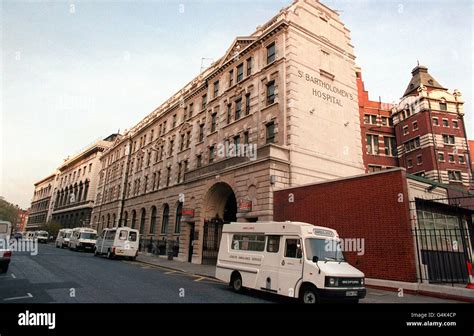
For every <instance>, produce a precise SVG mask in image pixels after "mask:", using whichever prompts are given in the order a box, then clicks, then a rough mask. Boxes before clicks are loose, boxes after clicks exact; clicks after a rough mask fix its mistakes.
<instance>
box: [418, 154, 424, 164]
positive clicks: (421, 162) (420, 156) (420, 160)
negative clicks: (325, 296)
mask: <svg viewBox="0 0 474 336" xmlns="http://www.w3.org/2000/svg"><path fill="white" fill-rule="evenodd" d="M416 164H417V165H421V164H423V156H422V155H418V156H417V157H416Z"/></svg>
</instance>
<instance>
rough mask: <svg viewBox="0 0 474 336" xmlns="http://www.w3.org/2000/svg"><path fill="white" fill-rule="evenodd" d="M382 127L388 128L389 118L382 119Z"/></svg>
mask: <svg viewBox="0 0 474 336" xmlns="http://www.w3.org/2000/svg"><path fill="white" fill-rule="evenodd" d="M382 126H388V118H387V117H382Z"/></svg>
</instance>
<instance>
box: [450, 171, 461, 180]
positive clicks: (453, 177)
mask: <svg viewBox="0 0 474 336" xmlns="http://www.w3.org/2000/svg"><path fill="white" fill-rule="evenodd" d="M448 178H449V180H450V181H462V176H461V172H460V171H458V170H448Z"/></svg>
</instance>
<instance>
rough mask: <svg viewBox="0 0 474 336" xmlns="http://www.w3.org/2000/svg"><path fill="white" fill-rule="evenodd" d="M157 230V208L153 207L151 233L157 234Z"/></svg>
mask: <svg viewBox="0 0 474 336" xmlns="http://www.w3.org/2000/svg"><path fill="white" fill-rule="evenodd" d="M155 228H156V207H155V206H153V207H151V221H150V233H151V234H153V233H155Z"/></svg>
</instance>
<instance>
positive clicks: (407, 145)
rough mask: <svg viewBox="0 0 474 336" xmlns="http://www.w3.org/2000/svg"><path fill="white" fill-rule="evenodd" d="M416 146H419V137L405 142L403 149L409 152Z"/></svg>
mask: <svg viewBox="0 0 474 336" xmlns="http://www.w3.org/2000/svg"><path fill="white" fill-rule="evenodd" d="M417 148H420V137H416V138H415V139H411V140H410V141H407V142H405V151H407V152H410V151H412V150H414V149H417Z"/></svg>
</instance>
